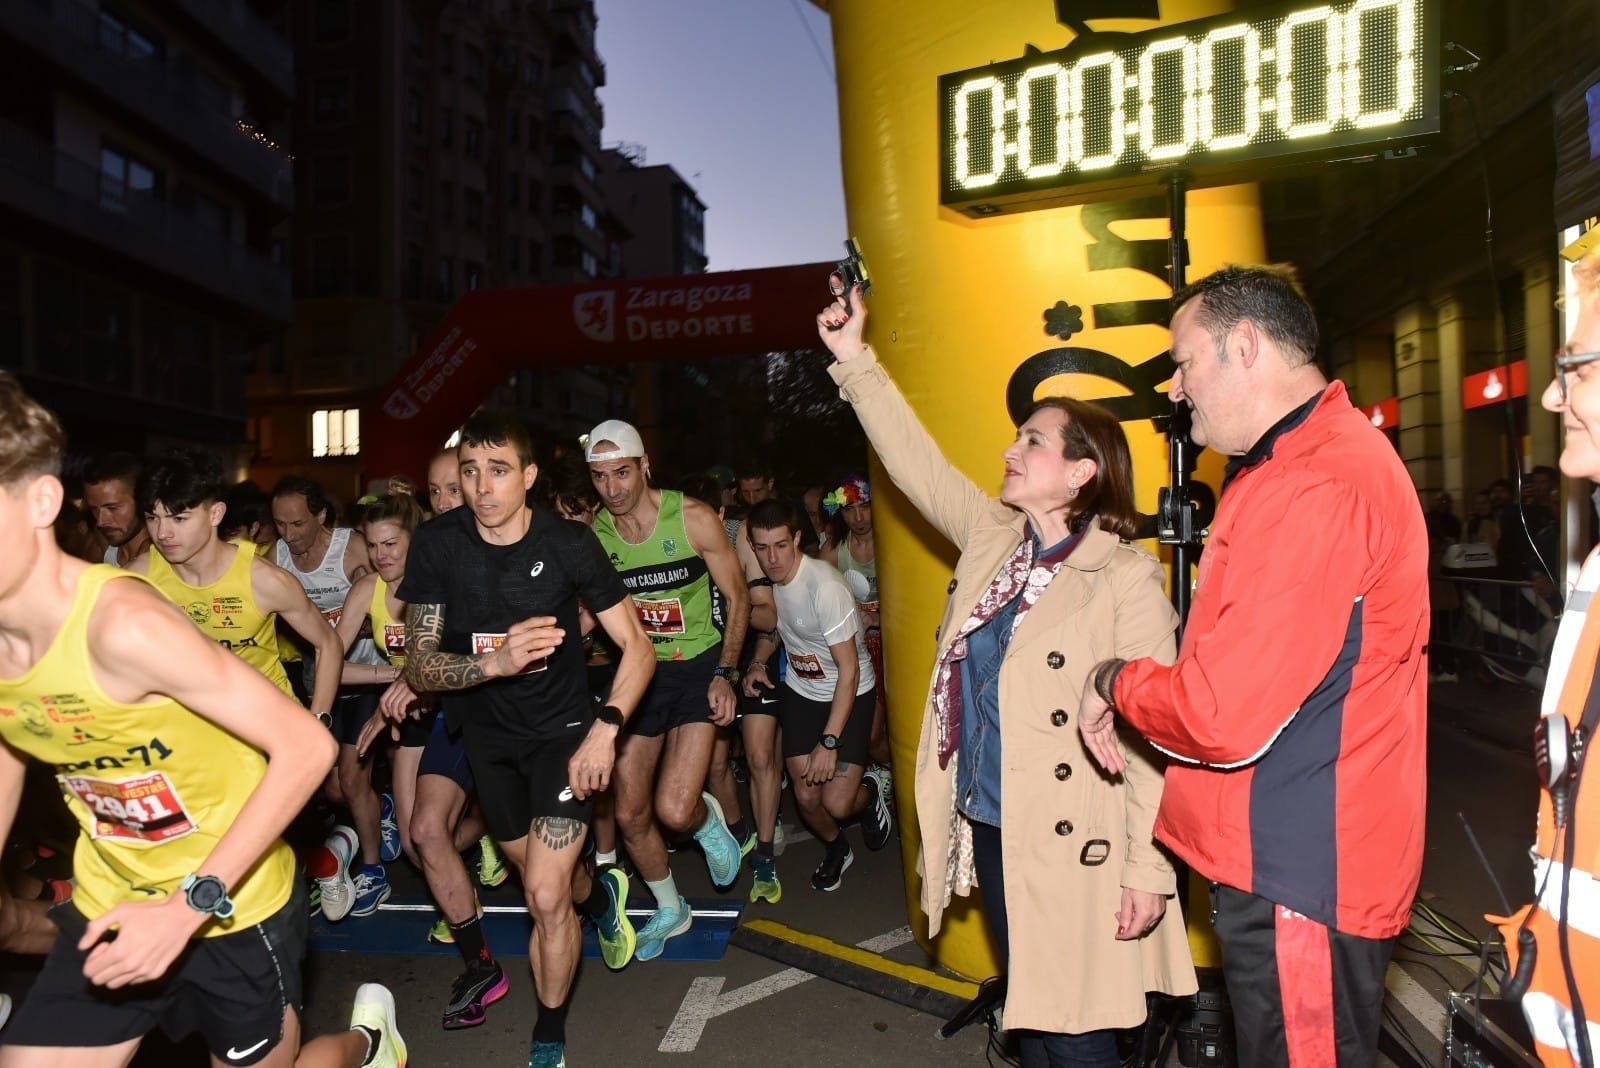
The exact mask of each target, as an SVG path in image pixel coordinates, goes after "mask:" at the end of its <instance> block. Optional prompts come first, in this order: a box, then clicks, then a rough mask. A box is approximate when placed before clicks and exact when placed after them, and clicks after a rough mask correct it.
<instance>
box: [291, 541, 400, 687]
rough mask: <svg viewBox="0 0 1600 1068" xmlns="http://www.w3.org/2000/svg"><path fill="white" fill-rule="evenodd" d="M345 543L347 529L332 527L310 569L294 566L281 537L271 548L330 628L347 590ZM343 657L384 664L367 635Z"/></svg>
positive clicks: (342, 609) (341, 609)
mask: <svg viewBox="0 0 1600 1068" xmlns="http://www.w3.org/2000/svg"><path fill="white" fill-rule="evenodd" d="M349 545H350V528H349V527H335V528H334V529H333V533H332V536H331V537H330V538H329V540H328V551H327V552H325V553H323V554H322V563H320V564H318V565H317V566H316V568H315V569H314V570H311V571H301V570H300V569H299V568H298V567H296V566H295V564H294V557H293V556H292V555H290V553H289V543H288V542H286V541H284V540H283V539H282V538H279V539H278V542H277V544H276V545H275V546H274V547H273V553H274V556H273V559H274V561H276V563H277V565H278V566H279V567H281V568H283V569H284V570H285V571H287V572H289V574H291V575H293V576H294V577H295V580H296V581H298V582H299V583H300V585H301V586H303V587H304V588H305V591H306V596H307V597H309V598H311V603H312V604H314V605H316V606H317V611H319V612H321V613H322V618H323V619H325V620H327V621H328V625H329V626H330V627H337V626H338V625H339V615H340V613H341V612H343V611H344V599H345V597H346V596H347V595H348V594H349V593H350V579H349V577H348V576H347V575H345V573H344V553H345V549H346V548H348V547H349ZM346 659H348V660H350V661H352V662H353V663H357V664H382V663H386V661H385V660H384V659H383V654H381V653H379V652H378V647H377V646H376V645H374V644H373V643H372V641H371V639H369V638H357V639H356V642H355V644H354V645H352V646H351V647H350V655H349V657H347V658H346Z"/></svg>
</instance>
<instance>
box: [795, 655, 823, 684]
mask: <svg viewBox="0 0 1600 1068" xmlns="http://www.w3.org/2000/svg"><path fill="white" fill-rule="evenodd" d="M789 670H790V671H792V672H794V673H795V675H796V676H798V677H799V678H802V679H808V680H810V681H811V682H823V681H825V680H826V679H827V677H828V674H827V672H825V671H823V670H822V661H821V660H819V659H818V658H817V657H815V656H812V655H811V654H810V653H790V654H789Z"/></svg>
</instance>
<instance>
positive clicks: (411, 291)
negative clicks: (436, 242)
mask: <svg viewBox="0 0 1600 1068" xmlns="http://www.w3.org/2000/svg"><path fill="white" fill-rule="evenodd" d="M422 272H423V266H422V246H421V245H407V246H406V298H407V299H408V300H421V299H422Z"/></svg>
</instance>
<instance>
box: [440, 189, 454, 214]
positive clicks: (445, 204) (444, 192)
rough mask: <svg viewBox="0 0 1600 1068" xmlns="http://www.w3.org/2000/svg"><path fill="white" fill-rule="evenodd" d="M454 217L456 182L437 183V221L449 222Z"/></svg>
mask: <svg viewBox="0 0 1600 1068" xmlns="http://www.w3.org/2000/svg"><path fill="white" fill-rule="evenodd" d="M455 217H456V184H455V183H454V182H440V183H439V221H440V222H450V221H452V220H453V219H455Z"/></svg>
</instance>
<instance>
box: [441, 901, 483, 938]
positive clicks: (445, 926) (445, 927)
mask: <svg viewBox="0 0 1600 1068" xmlns="http://www.w3.org/2000/svg"><path fill="white" fill-rule="evenodd" d="M474 904H475V905H476V907H477V912H478V919H480V920H481V919H483V902H481V901H479V902H474ZM428 941H430V942H432V943H433V944H434V945H436V946H453V945H455V944H456V933H455V932H454V931H452V930H451V929H450V921H449V920H447V919H445V917H444V914H443V913H441V914H440V915H439V922H437V923H435V924H434V925H433V926H432V927H430V928H428Z"/></svg>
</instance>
